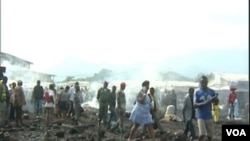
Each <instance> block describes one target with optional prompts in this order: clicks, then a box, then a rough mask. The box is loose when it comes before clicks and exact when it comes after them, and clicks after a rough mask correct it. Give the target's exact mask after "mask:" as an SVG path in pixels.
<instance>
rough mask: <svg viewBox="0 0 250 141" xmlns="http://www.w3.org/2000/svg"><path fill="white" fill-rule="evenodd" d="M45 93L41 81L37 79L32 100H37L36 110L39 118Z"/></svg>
mask: <svg viewBox="0 0 250 141" xmlns="http://www.w3.org/2000/svg"><path fill="white" fill-rule="evenodd" d="M43 93H44V91H43V87H42V86H41V81H40V80H37V82H36V86H35V87H34V89H33V93H32V102H35V112H36V117H37V118H38V117H40V116H41V115H42V105H43Z"/></svg>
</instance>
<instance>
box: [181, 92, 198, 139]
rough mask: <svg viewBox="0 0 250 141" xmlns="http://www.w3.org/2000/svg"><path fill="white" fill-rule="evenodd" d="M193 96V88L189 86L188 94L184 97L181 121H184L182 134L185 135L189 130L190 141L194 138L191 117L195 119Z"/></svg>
mask: <svg viewBox="0 0 250 141" xmlns="http://www.w3.org/2000/svg"><path fill="white" fill-rule="evenodd" d="M193 98H194V88H189V89H188V94H187V95H186V96H185V97H184V103H183V108H182V116H183V121H184V123H185V127H184V132H183V134H184V135H185V136H187V135H188V132H189V131H190V133H191V134H190V135H191V137H190V141H193V140H195V139H196V135H195V128H194V124H193V119H195V110H194V105H193Z"/></svg>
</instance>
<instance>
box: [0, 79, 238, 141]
mask: <svg viewBox="0 0 250 141" xmlns="http://www.w3.org/2000/svg"><path fill="white" fill-rule="evenodd" d="M7 81H8V78H7V77H6V76H2V77H1V83H0V112H1V114H0V116H1V117H0V123H1V124H0V126H2V127H5V126H6V125H8V122H9V121H12V120H13V121H16V126H22V125H25V124H24V123H23V121H22V106H23V105H25V104H26V100H25V94H24V90H23V88H22V81H21V80H18V81H17V84H16V83H15V82H14V83H12V84H11V87H10V88H8V86H7ZM207 84H208V79H207V77H206V76H202V77H201V78H200V82H199V86H200V87H199V89H197V90H196V91H195V89H194V88H192V87H190V88H189V89H188V93H187V95H186V96H185V98H184V102H183V108H182V117H183V121H184V122H185V126H184V127H183V134H184V135H185V136H188V134H189V132H190V140H195V139H197V138H198V139H199V140H200V141H203V140H205V138H206V139H207V140H208V141H212V139H213V128H214V127H213V125H214V123H217V122H218V119H219V99H218V93H216V92H215V91H214V90H213V89H211V88H209V87H208V86H207ZM108 85H109V83H108V82H107V81H104V83H103V86H102V87H101V88H100V89H98V90H97V97H96V99H97V100H98V102H99V109H98V110H99V111H98V128H99V129H110V130H111V131H114V130H116V129H119V132H120V134H121V138H124V132H125V130H124V121H125V114H126V107H127V105H126V103H127V101H126V92H125V89H126V83H125V82H121V83H120V85H119V87H118V88H117V86H115V85H113V86H112V89H111V90H110V89H109V88H108ZM231 91H232V93H231V94H230V95H229V104H230V106H233V108H231V109H233V110H231V111H230V113H229V114H230V117H232V118H234V114H232V113H233V112H234V113H235V109H236V108H235V100H236V94H235V91H234V90H233V89H232V90H231ZM83 93H84V92H83V91H82V90H81V88H80V86H79V83H78V82H75V84H74V85H73V86H66V87H61V88H60V90H59V91H58V90H56V89H55V85H54V84H53V83H52V84H50V85H49V87H48V88H47V87H45V88H43V87H42V86H41V81H40V80H38V81H37V84H36V86H34V89H33V92H32V98H31V101H32V103H33V104H34V105H35V114H36V117H37V118H40V117H41V116H44V115H45V117H46V125H47V126H48V127H49V126H51V124H52V123H51V122H52V120H53V117H56V118H58V117H62V118H64V117H71V119H72V120H73V121H74V122H73V123H74V124H75V125H78V124H79V119H80V115H81V114H80V113H81V111H82V110H83V109H82V107H81V104H82V103H83V101H84V99H83ZM172 94H175V92H174V90H173V91H172ZM134 98H135V102H134V106H133V108H132V111H131V114H130V116H129V120H130V121H131V122H132V123H133V125H132V126H131V129H130V130H129V133H128V141H131V140H133V139H134V138H135V133H136V131H137V129H138V127H139V126H143V132H144V134H145V133H146V131H147V133H148V136H149V137H150V138H151V139H152V140H155V131H154V129H155V128H154V126H156V127H157V128H158V129H159V130H160V132H161V133H164V128H163V127H162V125H161V123H160V120H159V118H158V117H157V111H158V108H159V107H158V106H157V104H156V103H157V102H158V100H156V98H155V88H154V87H150V81H148V80H145V81H143V82H142V84H141V89H139V90H138V92H137V93H136V94H135V96H134ZM168 99H169V98H168ZM173 99H174V100H171V102H170V103H172V105H174V106H175V109H177V108H176V106H177V103H176V99H177V98H176V96H173ZM43 104H44V107H45V111H43ZM195 109H196V110H195ZM108 111H110V115H109V116H108ZM195 111H197V113H195ZM232 111H233V112H232ZM175 114H176V110H175ZM113 119H115V121H117V122H116V124H115V125H114V126H111V121H112V120H113ZM194 119H197V124H198V136H197V133H196V131H195V127H194V123H193V120H194Z"/></svg>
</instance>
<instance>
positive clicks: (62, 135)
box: [56, 131, 65, 138]
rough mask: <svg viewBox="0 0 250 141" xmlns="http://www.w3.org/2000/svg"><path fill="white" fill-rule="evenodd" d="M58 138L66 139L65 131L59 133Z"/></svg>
mask: <svg viewBox="0 0 250 141" xmlns="http://www.w3.org/2000/svg"><path fill="white" fill-rule="evenodd" d="M56 136H57V137H58V138H64V137H65V133H64V132H63V131H59V132H57V133H56Z"/></svg>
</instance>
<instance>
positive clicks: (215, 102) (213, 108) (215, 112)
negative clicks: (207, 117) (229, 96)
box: [212, 93, 220, 124]
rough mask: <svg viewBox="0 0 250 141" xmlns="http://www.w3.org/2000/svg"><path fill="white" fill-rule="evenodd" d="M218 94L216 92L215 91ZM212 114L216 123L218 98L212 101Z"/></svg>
mask: <svg viewBox="0 0 250 141" xmlns="http://www.w3.org/2000/svg"><path fill="white" fill-rule="evenodd" d="M216 94H217V95H218V93H216ZM212 115H213V119H214V123H215V124H217V123H218V121H219V116H220V100H219V98H218V97H217V98H215V99H214V103H212Z"/></svg>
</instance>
